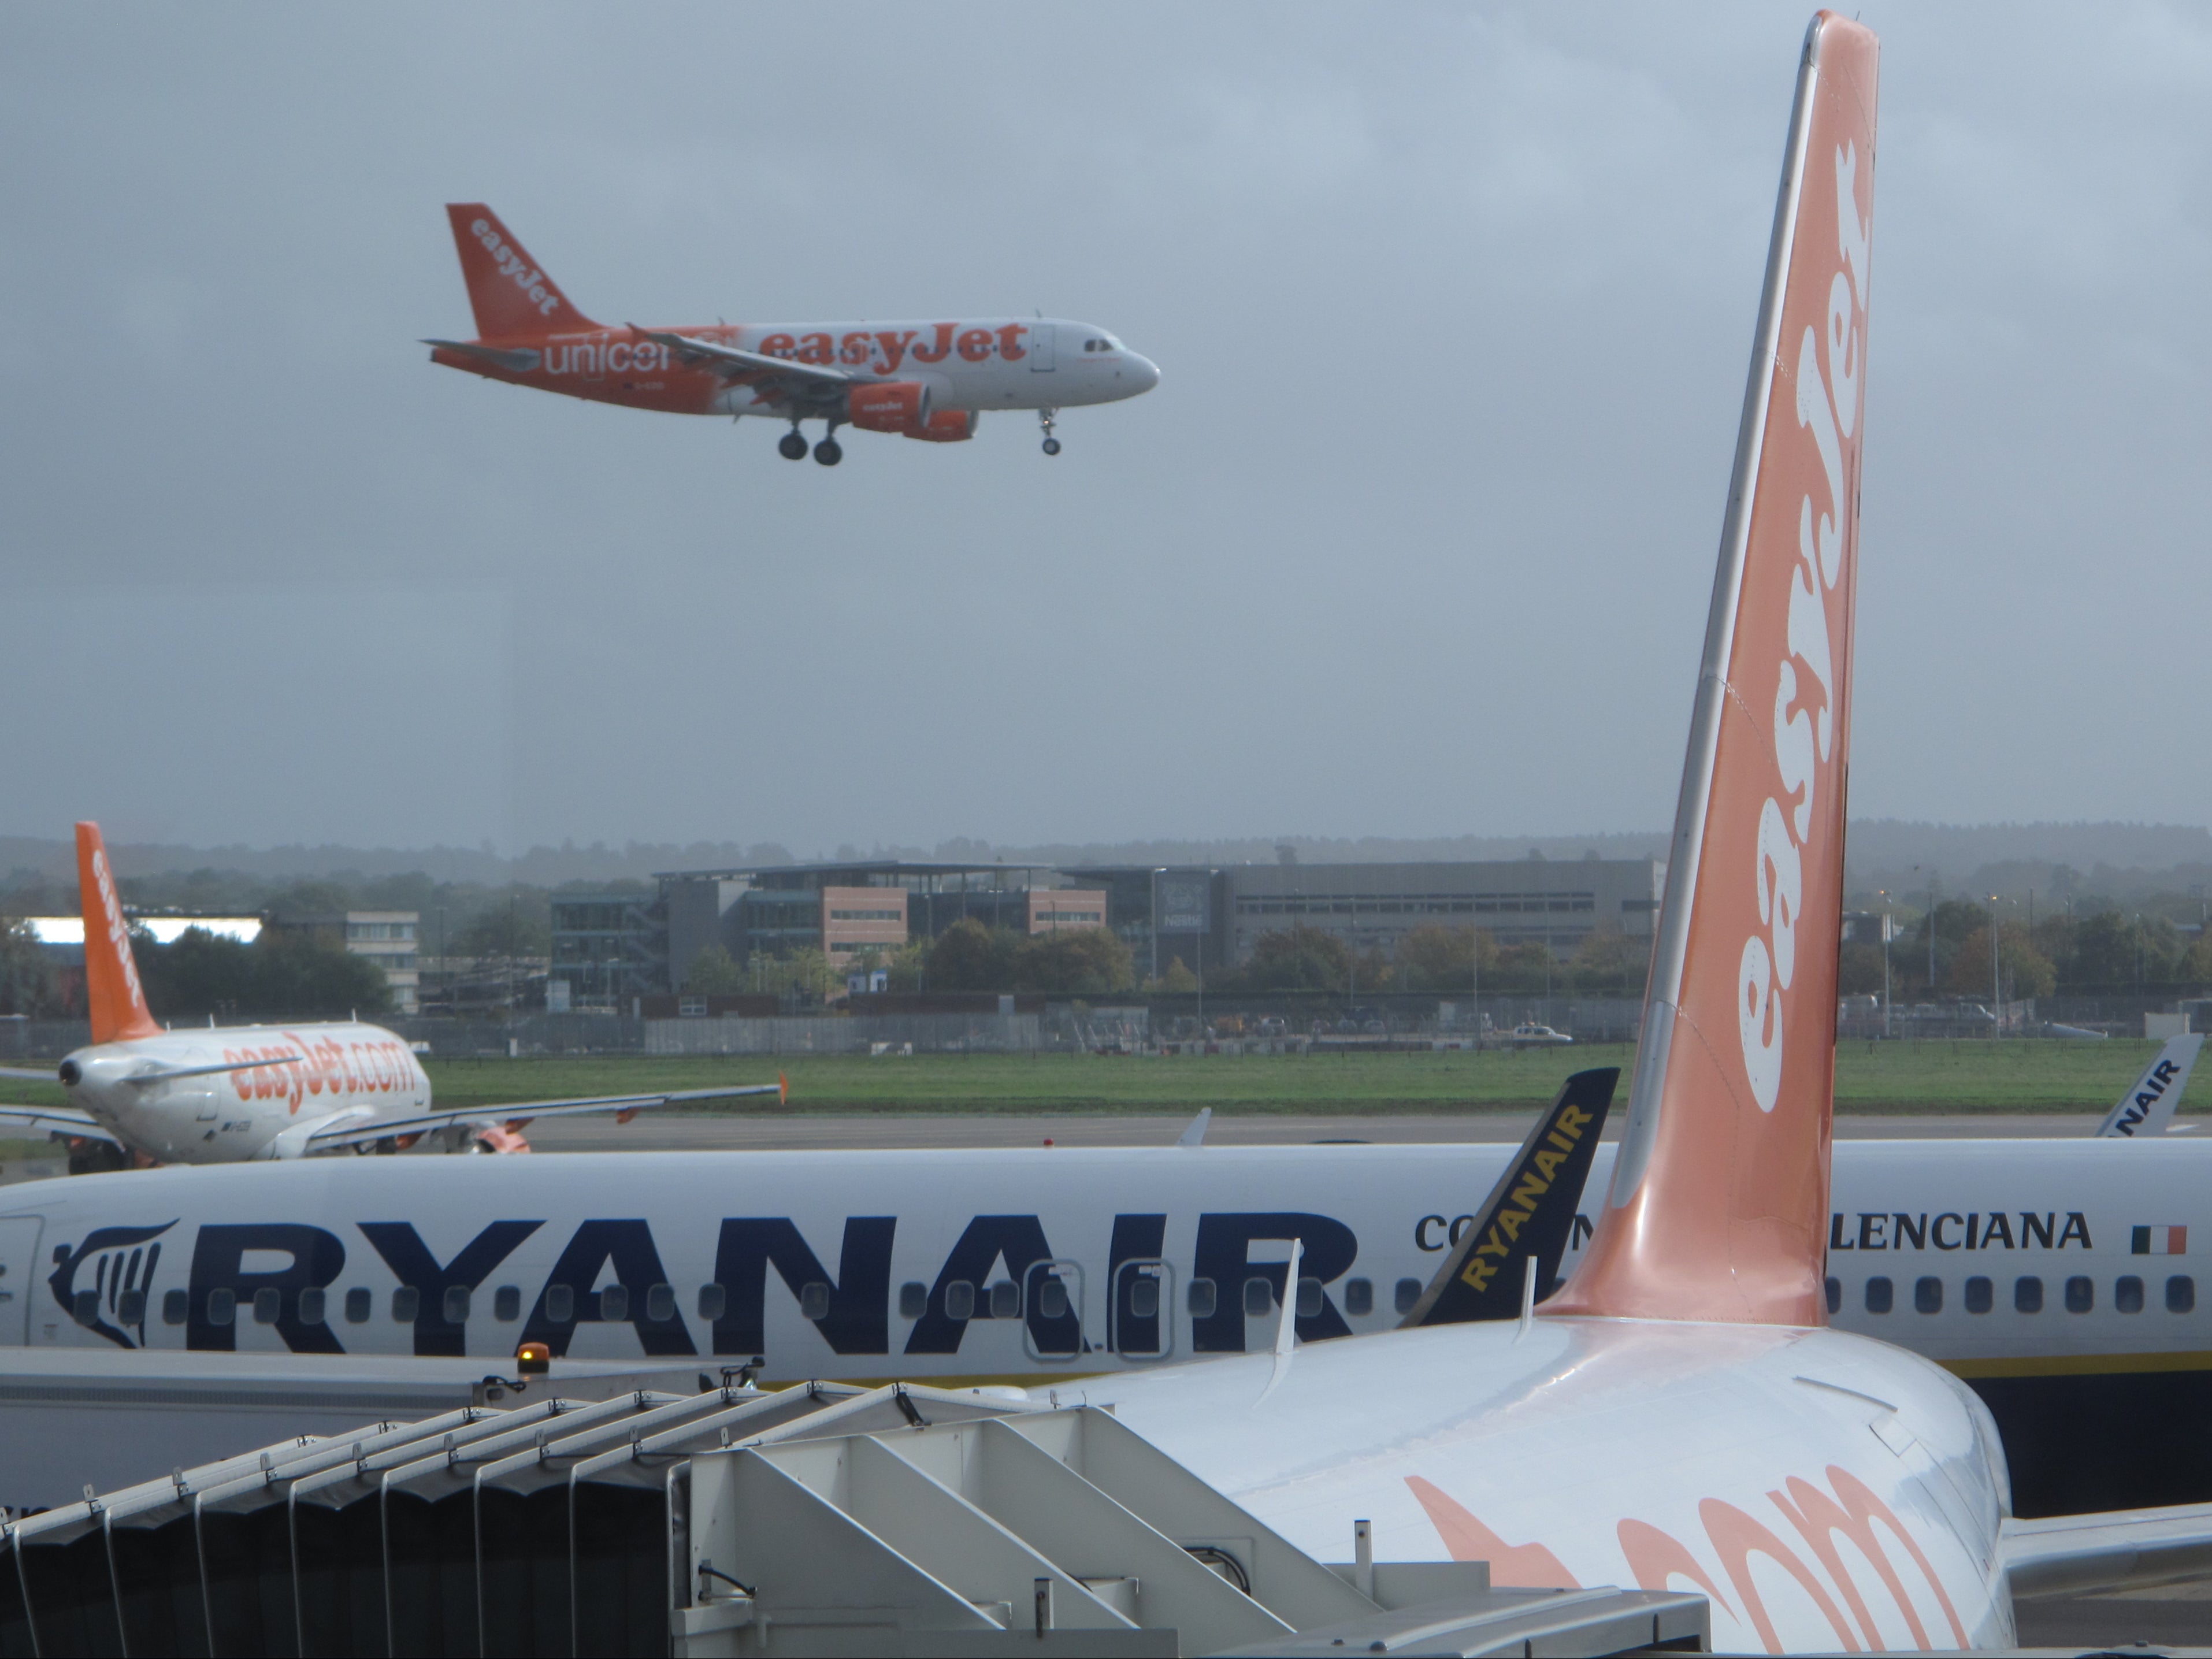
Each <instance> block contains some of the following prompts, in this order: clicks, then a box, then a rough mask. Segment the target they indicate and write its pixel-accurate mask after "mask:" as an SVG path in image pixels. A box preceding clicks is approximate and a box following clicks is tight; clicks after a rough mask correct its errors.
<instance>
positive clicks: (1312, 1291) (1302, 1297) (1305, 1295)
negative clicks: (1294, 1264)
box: [1298, 1279, 1322, 1319]
mask: <svg viewBox="0 0 2212 1659" xmlns="http://www.w3.org/2000/svg"><path fill="white" fill-rule="evenodd" d="M1321 1297H1322V1292H1321V1280H1319V1279H1300V1280H1298V1317H1299V1318H1301V1319H1318V1318H1320V1317H1321Z"/></svg>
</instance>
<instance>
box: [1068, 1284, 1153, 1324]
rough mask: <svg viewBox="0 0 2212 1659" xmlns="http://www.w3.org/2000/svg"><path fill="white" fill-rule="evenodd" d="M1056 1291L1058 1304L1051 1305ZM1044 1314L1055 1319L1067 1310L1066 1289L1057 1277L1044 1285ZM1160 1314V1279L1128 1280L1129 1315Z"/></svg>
mask: <svg viewBox="0 0 2212 1659" xmlns="http://www.w3.org/2000/svg"><path fill="white" fill-rule="evenodd" d="M1055 1293H1057V1295H1058V1297H1059V1301H1060V1306H1059V1309H1058V1310H1054V1307H1053V1299H1054V1295H1055ZM1042 1304H1043V1308H1044V1316H1045V1317H1046V1318H1047V1319H1057V1318H1059V1317H1060V1315H1061V1314H1064V1313H1066V1311H1067V1289H1066V1286H1065V1285H1061V1284H1060V1281H1059V1280H1058V1279H1054V1280H1053V1281H1052V1282H1051V1283H1050V1284H1049V1285H1046V1287H1045V1290H1044V1294H1043V1296H1042ZM1159 1314H1160V1281H1159V1280H1158V1279H1151V1278H1142V1277H1140V1278H1137V1279H1131V1280H1130V1281H1129V1316H1130V1317H1131V1318H1133V1319H1157V1318H1158V1317H1159Z"/></svg>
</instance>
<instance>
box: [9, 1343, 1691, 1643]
mask: <svg viewBox="0 0 2212 1659" xmlns="http://www.w3.org/2000/svg"><path fill="white" fill-rule="evenodd" d="M0 1545H4V1547H5V1553H6V1555H7V1559H6V1560H5V1561H0V1656H8V1655H13V1654H17V1653H21V1654H33V1653H38V1654H42V1655H60V1654H76V1653H124V1654H134V1655H143V1654H154V1653H160V1654H172V1653H173V1654H191V1655H202V1654H224V1655H229V1654H270V1655H276V1654H283V1655H354V1654H362V1655H368V1654H379V1655H380V1654H387V1653H389V1654H404V1655H460V1654H470V1655H475V1654H483V1655H495V1654H496V1655H508V1654H529V1655H536V1654H552V1655H562V1656H571V1655H595V1654H603V1653H607V1654H614V1653H620V1654H676V1655H690V1654H699V1655H705V1654H763V1655H765V1654H773V1653H779V1652H807V1653H822V1652H853V1653H860V1652H866V1653H912V1654H969V1653H984V1654H987V1653H994V1652H1000V1651H1005V1652H1009V1653H1011V1652H1014V1651H1019V1652H1021V1653H1023V1654H1024V1655H1036V1656H1039V1659H1050V1656H1054V1655H1075V1654H1082V1655H1102V1656H1103V1655H1127V1656H1143V1655H1155V1654H1158V1655H1174V1654H1186V1653H1188V1654H1199V1653H1227V1652H1235V1651H1246V1650H1250V1651H1264V1652H1268V1653H1285V1652H1293V1651H1308V1650H1310V1651H1315V1652H1331V1651H1334V1652H1342V1651H1344V1650H1346V1648H1347V1647H1350V1646H1354V1645H1356V1646H1357V1648H1358V1650H1367V1649H1368V1648H1369V1647H1370V1644H1371V1643H1374V1642H1376V1641H1385V1642H1389V1643H1392V1644H1402V1643H1401V1638H1412V1639H1414V1640H1415V1641H1417V1642H1418V1644H1419V1650H1420V1651H1422V1652H1425V1653H1470V1654H1472V1653H1485V1654H1489V1653H1496V1654H1504V1653H1508V1652H1510V1653H1514V1654H1522V1653H1526V1652H1528V1651H1534V1650H1542V1651H1545V1652H1550V1653H1558V1654H1592V1655H1595V1654H1607V1653H1615V1652H1620V1651H1624V1650H1628V1649H1632V1648H1644V1647H1648V1646H1654V1645H1680V1646H1687V1647H1692V1648H1700V1647H1702V1646H1703V1645H1704V1644H1705V1635H1706V1632H1707V1630H1708V1626H1709V1621H1708V1620H1707V1616H1706V1612H1705V1602H1704V1600H1703V1598H1702V1597H1699V1596H1695V1595H1675V1594H1673V1593H1671V1592H1657V1591H1642V1590H1638V1591H1619V1590H1612V1589H1597V1590H1585V1591H1554V1590H1521V1589H1503V1590H1493V1589H1491V1588H1490V1584H1489V1573H1488V1569H1487V1567H1486V1565H1483V1564H1481V1563H1479V1562H1467V1563H1462V1562H1419V1563H1389V1562H1383V1563H1377V1562H1373V1561H1369V1560H1360V1561H1357V1562H1355V1563H1353V1564H1352V1565H1334V1566H1332V1565H1323V1564H1322V1563H1320V1562H1318V1561H1316V1560H1315V1559H1313V1558H1312V1557H1310V1556H1309V1555H1307V1554H1306V1553H1304V1552H1303V1551H1301V1550H1299V1549H1297V1548H1296V1547H1293V1546H1292V1545H1291V1544H1290V1543H1288V1542H1287V1541H1285V1540H1284V1539H1282V1538H1280V1537H1279V1536H1278V1535H1277V1534H1275V1533H1273V1531H1272V1530H1271V1529H1270V1528H1267V1526H1265V1525H1264V1524H1263V1523H1261V1522H1260V1521H1259V1520H1258V1519H1257V1518H1256V1517H1255V1516H1252V1515H1250V1514H1249V1512H1247V1511H1246V1510H1243V1509H1242V1508H1240V1507H1239V1506H1238V1505H1237V1504H1235V1503H1233V1502H1231V1500H1230V1499H1228V1498H1225V1497H1223V1496H1222V1495H1221V1494H1220V1493H1219V1492H1216V1491H1215V1490H1214V1489H1213V1488H1212V1487H1211V1486H1207V1485H1206V1483H1204V1482H1203V1481H1201V1480H1198V1479H1197V1478H1196V1477H1195V1476H1194V1475H1192V1474H1189V1473H1188V1471H1187V1470H1185V1469H1183V1468H1182V1467H1181V1466H1180V1465H1178V1464H1176V1462H1173V1461H1172V1460H1170V1458H1169V1457H1167V1456H1166V1455H1164V1453H1162V1452H1161V1451H1159V1450H1158V1449H1157V1448H1156V1447H1154V1446H1153V1445H1152V1444H1151V1443H1149V1442H1148V1441H1146V1440H1145V1439H1144V1438H1143V1437H1140V1436H1139V1435H1137V1434H1136V1433H1134V1432H1133V1431H1130V1430H1128V1429H1127V1428H1125V1427H1123V1426H1122V1425H1121V1423H1120V1422H1119V1421H1118V1420H1116V1419H1115V1418H1114V1417H1113V1416H1112V1415H1110V1414H1109V1413H1106V1412H1103V1411H1099V1410H1096V1409H1091V1408H1089V1407H1081V1406H1075V1407H1066V1408H1061V1407H1057V1406H1051V1405H1046V1404H1043V1403H1041V1402H1036V1401H1030V1400H1028V1399H1026V1398H1025V1397H1024V1396H1022V1395H1021V1393H1020V1391H1019V1390H1018V1389H927V1388H908V1387H905V1386H902V1385H893V1386H891V1387H888V1388H878V1389H865V1390H864V1389H854V1388H849V1387H843V1386H839V1385H836V1384H828V1383H814V1384H809V1385H806V1386H804V1387H800V1388H793V1389H783V1390H780V1391H775V1392H765V1391H761V1390H757V1389H752V1388H750V1387H738V1386H734V1385H725V1386H723V1387H721V1388H718V1389H708V1390H707V1391H706V1392H704V1393H702V1394H698V1395H686V1396H678V1395H670V1394H663V1393H656V1392H653V1391H650V1390H639V1391H636V1392H633V1393H629V1394H624V1395H618V1396H617V1397H616V1398H614V1399H611V1400H604V1401H590V1402H577V1401H567V1400H559V1399H555V1400H548V1401H538V1402H537V1403H534V1404H532V1405H528V1406H525V1407H518V1408H515V1409H508V1410H501V1409H497V1408H495V1407H470V1408H468V1409H465V1410H459V1411H454V1412H450V1413H445V1414H443V1415H441V1416H437V1417H434V1418H430V1419H425V1420H424V1421H422V1422H419V1423H413V1424H389V1423H378V1424H373V1425H367V1426H364V1427H363V1428H362V1429H360V1430H358V1431H355V1432H353V1433H350V1434H346V1435H340V1436H334V1437H328V1438H321V1439H318V1438H313V1437H300V1438H295V1439H292V1440H288V1441H284V1442H282V1443H278V1444H276V1445H272V1446H269V1447H266V1448H264V1449H259V1450H257V1451H252V1452H248V1453H246V1454H245V1455H242V1456H239V1457H234V1458H228V1459H226V1460H224V1461H222V1462H218V1463H212V1464H207V1465H204V1466H203V1467H200V1468H192V1469H177V1470H174V1471H173V1472H172V1473H171V1474H168V1475H167V1476H165V1477H163V1478H161V1479H160V1480H151V1481H148V1482H145V1483H144V1484H143V1485H140V1486H131V1487H128V1488H125V1489H124V1490H122V1491H119V1492H112V1493H110V1494H107V1495H106V1496H104V1497H103V1496H91V1495H88V1497H87V1498H86V1499H85V1501H83V1502H82V1503H80V1504H70V1505H69V1506H68V1507H67V1508H65V1509H60V1510H52V1511H50V1512H48V1513H46V1514H43V1515H38V1516H30V1517H28V1518H27V1519H24V1520H21V1521H19V1522H14V1523H12V1524H8V1525H6V1526H4V1527H0ZM1355 1638H1356V1642H1355Z"/></svg>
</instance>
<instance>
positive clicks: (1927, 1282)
mask: <svg viewBox="0 0 2212 1659" xmlns="http://www.w3.org/2000/svg"><path fill="white" fill-rule="evenodd" d="M1912 1311H1913V1312H1915V1313H1924V1314H1939V1313H1942V1311H1943V1281H1942V1279H1936V1278H1933V1277H1929V1278H1922V1279H1914V1280H1913V1281H1912Z"/></svg>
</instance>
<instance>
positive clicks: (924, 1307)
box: [714, 1279, 929, 1319]
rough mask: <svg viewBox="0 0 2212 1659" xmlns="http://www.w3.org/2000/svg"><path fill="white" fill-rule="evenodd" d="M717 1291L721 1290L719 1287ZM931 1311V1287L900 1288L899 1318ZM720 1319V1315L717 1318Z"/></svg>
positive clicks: (915, 1283) (911, 1284)
mask: <svg viewBox="0 0 2212 1659" xmlns="http://www.w3.org/2000/svg"><path fill="white" fill-rule="evenodd" d="M714 1288H715V1289H716V1290H720V1289H721V1286H720V1285H716V1286H715V1287H714ZM928 1311H929V1286H928V1285H925V1284H923V1283H922V1282H921V1280H920V1279H908V1280H907V1282H906V1283H905V1284H903V1285H900V1286H899V1317H900V1318H901V1319H919V1318H921V1316H922V1315H924V1314H926V1313H927V1312H928ZM716 1317H717V1318H720V1315H719V1314H718V1315H716Z"/></svg>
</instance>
